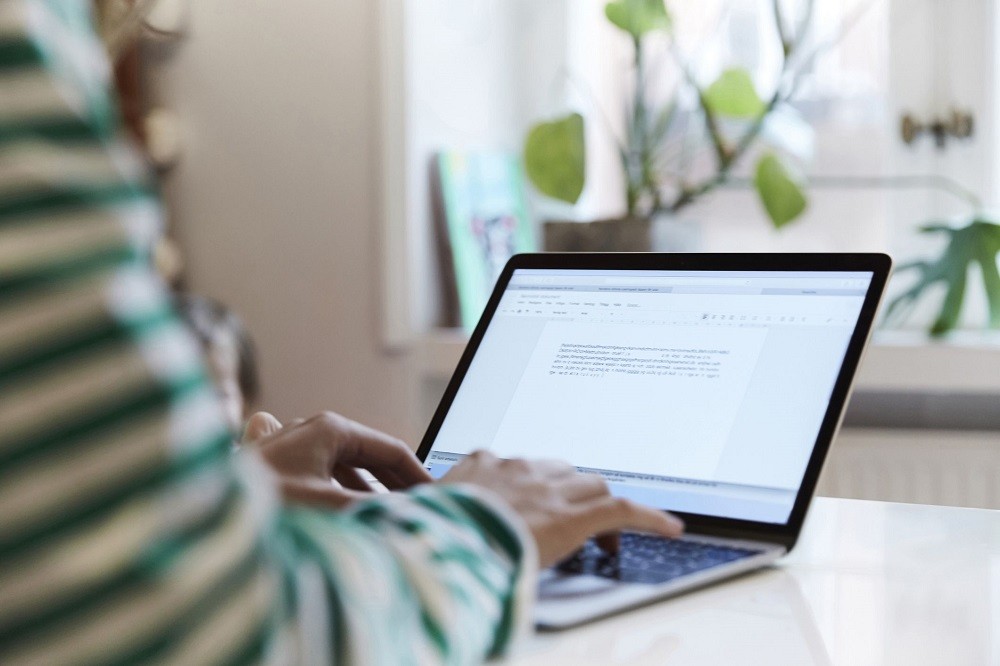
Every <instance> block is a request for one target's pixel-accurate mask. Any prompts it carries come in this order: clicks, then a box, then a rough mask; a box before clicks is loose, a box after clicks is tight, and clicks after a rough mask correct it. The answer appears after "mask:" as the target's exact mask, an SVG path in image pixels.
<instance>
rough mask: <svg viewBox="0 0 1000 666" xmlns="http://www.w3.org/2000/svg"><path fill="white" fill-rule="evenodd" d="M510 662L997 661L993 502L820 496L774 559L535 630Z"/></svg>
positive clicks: (998, 584)
mask: <svg viewBox="0 0 1000 666" xmlns="http://www.w3.org/2000/svg"><path fill="white" fill-rule="evenodd" d="M510 662H511V663H513V664H518V665H526V664H540V665H544V666H556V665H558V664H573V665H574V666H584V665H589V664H671V665H672V664H723V665H729V664H741V665H742V664H769V665H770V664H796V665H798V664H851V665H854V664H907V665H909V664H997V665H1000V511H986V510H981V509H957V508H950V507H935V506H922V505H911V504H890V503H883V502H865V501H859V500H842V499H827V498H819V499H817V500H816V501H815V503H814V505H813V507H812V509H811V511H810V515H809V517H808V519H807V522H806V527H805V531H804V532H803V534H802V538H801V539H800V541H799V544H798V546H796V548H795V550H794V551H793V552H792V554H791V555H790V556H788V557H787V558H785V559H784V560H782V561H781V562H780V563H779V564H778V565H777V566H775V567H773V568H771V569H767V570H764V571H761V572H758V573H754V574H750V575H748V576H745V577H743V578H740V579H737V580H734V581H729V582H726V583H721V584H718V585H715V586H713V587H709V588H705V589H703V590H700V591H696V592H692V593H690V594H687V595H685V596H681V597H677V598H674V599H670V600H666V601H663V602H659V603H657V604H654V605H652V606H649V607H646V608H643V609H640V610H636V611H632V612H629V613H626V614H623V615H619V616H616V617H613V618H609V619H607V620H603V621H599V622H596V623H593V624H590V625H586V626H584V627H580V628H578V629H574V630H569V631H565V632H560V633H551V634H539V635H537V636H535V637H533V638H531V639H530V640H528V641H526V642H525V643H524V644H523V645H522V646H521V648H520V649H519V650H518V651H517V653H516V654H515V655H513V656H512V658H511V659H510Z"/></svg>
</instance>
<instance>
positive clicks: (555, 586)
mask: <svg viewBox="0 0 1000 666" xmlns="http://www.w3.org/2000/svg"><path fill="white" fill-rule="evenodd" d="M621 587H622V583H621V581H617V580H612V579H610V578H599V577H597V576H588V575H586V574H584V575H579V574H564V573H559V572H557V571H553V570H551V569H548V570H546V571H543V572H542V573H541V575H540V576H539V577H538V597H539V598H540V599H574V598H578V597H591V596H594V595H596V594H600V593H601V592H608V591H610V590H620V589H621Z"/></svg>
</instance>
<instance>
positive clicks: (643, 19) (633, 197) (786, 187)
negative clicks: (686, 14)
mask: <svg viewBox="0 0 1000 666" xmlns="http://www.w3.org/2000/svg"><path fill="white" fill-rule="evenodd" d="M805 6H806V9H805V11H804V12H803V15H802V16H800V17H798V20H797V21H795V22H794V26H793V25H792V24H791V23H789V22H787V21H786V19H785V17H784V16H783V15H782V3H780V2H779V0H773V12H772V14H773V20H774V23H775V26H776V28H777V34H778V36H779V39H780V40H781V53H782V64H781V72H780V75H779V77H778V84H777V86H776V87H775V89H774V90H773V92H772V93H771V94H770V96H768V97H767V98H766V99H762V98H761V97H760V95H759V94H758V92H757V90H756V88H755V86H754V82H753V79H752V77H751V75H750V73H749V72H748V71H747V70H746V69H745V68H742V67H737V66H734V67H730V68H727V69H725V70H724V71H722V72H721V73H720V74H719V75H718V77H717V78H716V79H715V80H714V81H713V82H712V83H711V84H709V85H703V84H701V83H700V82H699V81H698V79H697V77H696V76H695V75H694V73H693V71H692V69H691V67H689V66H688V64H687V63H686V62H684V61H683V59H682V58H681V56H680V55H679V54H678V52H677V50H676V49H675V48H672V49H671V52H672V53H673V55H674V57H675V61H676V63H677V66H678V67H679V68H680V71H681V74H682V83H681V85H680V86H679V89H678V90H677V91H676V92H675V94H674V95H673V97H672V99H671V100H669V101H667V102H666V103H663V104H654V103H653V102H651V101H650V96H649V95H648V91H647V87H648V82H649V75H650V74H649V72H648V71H647V63H646V61H645V49H644V44H645V42H646V40H647V39H648V38H649V37H650V36H652V35H653V34H655V33H661V34H666V35H667V36H668V37H670V36H671V35H672V30H673V21H672V19H671V15H670V13H669V11H668V9H667V6H666V5H665V4H664V1H663V0H614V1H613V2H609V3H608V4H607V5H605V7H604V13H605V16H606V17H607V20H608V21H610V22H611V24H612V25H614V26H615V27H616V28H618V29H619V30H621V31H623V32H624V33H625V34H626V35H627V36H628V38H629V40H630V42H631V46H632V58H633V66H632V72H631V74H632V77H633V84H634V85H633V86H632V88H633V90H634V93H633V95H632V97H631V99H630V100H627V102H626V104H625V111H624V114H625V119H624V120H625V136H624V137H621V138H620V139H619V140H617V141H616V142H617V144H618V154H619V159H620V166H621V173H622V178H623V180H624V184H625V188H624V189H625V201H624V202H623V204H624V206H623V209H624V211H625V214H624V215H623V216H622V217H620V218H616V219H612V220H599V221H594V222H590V223H579V222H549V223H547V224H546V228H545V236H546V248H547V249H562V250H635V251H644V250H649V249H651V247H650V245H651V242H650V233H649V229H650V223H651V221H652V220H653V219H654V218H656V217H658V216H661V215H663V214H668V215H675V214H676V213H678V212H679V211H681V210H683V209H684V208H685V207H687V206H689V205H690V204H692V203H694V202H695V201H697V200H698V199H700V198H701V197H703V196H705V195H707V194H708V193H710V192H712V191H713V190H714V189H716V188H718V187H719V186H721V185H723V184H725V183H726V182H727V181H729V180H730V179H731V177H732V175H733V173H734V170H735V169H736V167H737V166H740V165H741V164H742V163H743V162H745V161H746V160H748V159H749V157H750V155H751V153H754V154H755V155H756V164H755V166H754V168H753V178H752V182H753V186H754V188H755V189H756V191H757V193H758V195H759V197H760V201H761V203H762V205H763V208H764V210H765V211H766V213H767V216H768V218H769V219H770V220H771V222H772V223H773V224H774V226H775V227H779V228H780V227H782V226H784V225H786V224H788V223H789V222H792V221H793V220H795V219H796V218H797V217H798V216H799V215H801V214H802V212H803V211H804V210H805V208H806V205H807V199H806V195H805V193H804V191H803V188H802V182H801V180H800V179H799V178H798V177H797V176H796V175H795V170H794V169H793V168H791V167H790V166H789V164H788V160H787V157H786V156H785V155H782V154H781V152H780V151H778V150H777V149H776V148H775V147H773V146H769V147H766V148H765V149H764V150H763V151H759V150H757V148H759V147H761V146H760V144H762V140H761V132H762V130H763V128H764V126H765V123H766V122H767V120H768V118H769V117H770V116H771V115H772V114H773V113H775V112H776V111H777V110H779V109H781V108H782V107H783V106H785V105H786V104H787V103H788V101H789V100H790V99H791V98H792V96H793V95H794V94H795V92H796V89H797V87H798V84H799V82H800V80H801V78H802V76H803V75H804V73H806V72H807V71H808V69H809V68H810V66H811V64H812V62H813V60H814V59H815V56H816V54H817V52H816V51H814V52H811V53H810V52H803V46H802V45H803V40H804V37H805V33H806V30H807V27H808V24H809V19H810V15H811V12H810V11H809V7H811V4H810V3H806V5H805ZM684 99H691V100H695V106H696V108H695V109H694V110H693V111H694V113H695V114H697V116H698V118H699V121H700V122H701V123H702V125H703V128H704V136H705V140H706V141H707V142H708V144H709V146H710V148H711V152H712V154H713V160H714V161H713V165H712V169H711V171H710V172H709V173H708V174H707V175H706V174H700V175H696V174H695V173H694V172H693V170H690V168H688V169H687V170H685V169H684V168H676V167H670V166H668V165H665V164H664V161H663V159H662V155H663V149H664V146H665V144H666V142H667V141H668V140H669V139H670V138H672V130H673V129H674V127H673V126H674V124H675V123H674V121H675V119H676V117H677V115H678V109H679V108H680V106H681V104H680V102H679V100H684ZM586 150H587V148H586V140H585V133H584V118H583V116H582V115H581V114H579V113H575V112H574V113H570V114H568V115H566V116H563V117H560V118H555V119H552V120H547V121H544V122H539V123H537V124H536V125H534V126H533V127H531V128H530V130H529V132H528V134H527V137H526V140H525V144H524V163H525V170H526V172H527V175H528V179H529V180H530V181H531V183H532V184H533V185H534V187H535V188H536V189H537V190H538V191H539V192H540V193H541V194H543V195H545V196H548V197H552V198H554V199H557V200H559V201H563V202H566V203H570V204H574V203H576V202H577V200H578V199H579V197H580V194H581V193H582V191H583V187H584V182H585V180H586Z"/></svg>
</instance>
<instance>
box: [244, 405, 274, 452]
mask: <svg viewBox="0 0 1000 666" xmlns="http://www.w3.org/2000/svg"><path fill="white" fill-rule="evenodd" d="M281 427H282V426H281V421H279V420H278V419H276V418H275V417H274V415H273V414H269V413H268V412H257V413H256V414H254V415H253V416H251V417H250V418H249V419H248V420H247V425H246V428H244V429H243V438H242V443H244V444H247V443H249V442H256V441H257V440H258V439H263V438H264V437H267V436H268V435H273V434H274V433H276V432H278V431H279V430H281Z"/></svg>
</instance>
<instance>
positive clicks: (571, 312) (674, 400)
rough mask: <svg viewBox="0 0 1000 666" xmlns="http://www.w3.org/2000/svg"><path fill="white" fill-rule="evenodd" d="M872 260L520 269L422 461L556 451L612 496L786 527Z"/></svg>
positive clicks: (434, 463) (439, 465) (434, 468)
mask: <svg viewBox="0 0 1000 666" xmlns="http://www.w3.org/2000/svg"><path fill="white" fill-rule="evenodd" d="M872 277H873V274H872V273H870V272H830V271H817V272H791V271H773V272H768V271H651V270H650V271H647V270H564V269H517V270H515V271H514V273H513V275H512V277H511V279H510V281H509V283H508V285H507V287H506V290H505V291H504V293H503V295H502V297H501V299H500V301H499V303H498V305H497V308H496V311H495V313H494V315H493V318H492V320H491V321H490V324H489V327H488V328H487V330H486V331H485V334H484V336H483V338H482V341H481V343H480V345H479V348H478V350H477V352H476V355H475V357H474V358H473V359H472V361H471V364H470V365H469V368H468V371H467V372H466V375H465V378H464V380H463V381H462V384H461V386H460V387H459V388H458V391H457V393H456V394H455V397H454V400H453V402H452V404H451V408H450V409H449V410H448V412H447V414H446V415H445V417H444V420H443V422H442V423H441V427H440V429H439V430H438V433H437V436H436V438H435V439H434V441H433V445H432V447H431V449H430V451H429V454H428V456H427V458H426V463H427V466H428V469H429V470H430V472H431V474H432V475H433V476H435V477H440V476H441V475H443V474H444V473H445V472H447V470H448V469H449V468H450V467H451V466H452V465H454V464H456V463H457V462H458V461H460V460H461V458H462V457H463V456H464V455H466V454H468V453H470V452H472V451H474V450H476V449H486V450H489V451H491V452H492V453H494V454H495V455H497V456H499V457H502V458H512V457H530V458H558V459H563V460H567V461H569V462H571V463H572V464H573V465H575V466H576V467H578V468H579V469H580V470H582V471H587V472H593V473H597V474H600V475H602V476H603V477H604V478H605V479H606V480H607V481H608V483H609V486H610V488H611V491H612V494H614V495H617V496H622V497H628V498H630V499H633V500H635V501H638V502H641V503H643V504H645V505H647V506H653V507H657V508H662V509H667V510H672V511H679V512H684V513H691V514H698V515H705V516H717V517H723V518H734V519H740V520H749V521H757V522H764V523H774V524H783V523H786V522H787V521H788V519H789V516H790V513H791V511H792V507H793V505H794V504H795V499H796V496H797V494H798V491H799V487H800V485H801V484H802V479H803V475H804V473H805V470H806V466H807V464H808V462H809V459H810V456H811V454H812V451H813V447H814V445H815V444H816V441H817V434H818V432H819V429H820V426H821V423H822V421H823V419H824V416H825V414H826V411H827V408H828V405H829V401H830V397H831V393H832V391H833V388H834V384H835V382H836V380H837V377H838V375H839V373H840V369H841V365H842V363H843V360H844V356H845V353H846V351H847V347H848V343H849V341H850V339H851V336H852V334H853V333H854V330H855V325H856V323H857V321H858V317H859V315H860V313H861V310H862V304H863V303H864V300H865V295H866V293H867V290H868V287H869V284H870V282H871V280H872Z"/></svg>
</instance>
